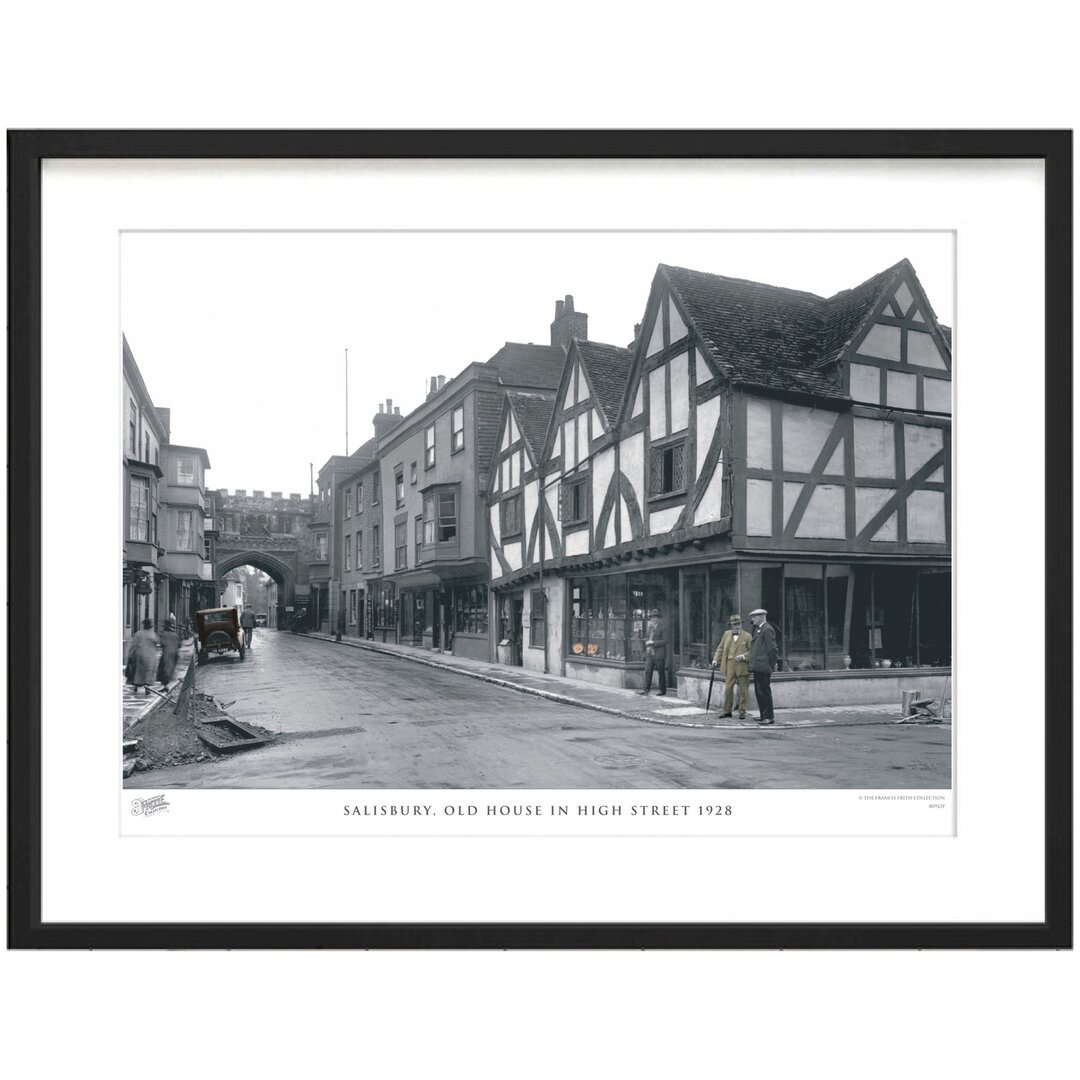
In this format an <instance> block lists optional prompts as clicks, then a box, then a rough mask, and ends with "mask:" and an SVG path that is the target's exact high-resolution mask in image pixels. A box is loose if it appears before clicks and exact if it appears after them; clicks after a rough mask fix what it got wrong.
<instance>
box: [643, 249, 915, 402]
mask: <svg viewBox="0 0 1080 1080" xmlns="http://www.w3.org/2000/svg"><path fill="white" fill-rule="evenodd" d="M905 268H906V269H909V270H910V269H911V264H910V263H909V262H908V261H907V259H903V260H901V261H900V262H898V263H897V264H896V265H895V266H891V267H889V268H888V269H887V270H883V271H882V272H881V273H880V274H875V275H874V276H873V277H872V278H869V279H867V280H866V281H864V282H863V283H862V284H860V285H858V286H856V287H855V288H854V289H845V290H844V291H842V292H839V293H837V294H836V295H835V296H832V297H830V298H828V299H826V298H824V297H821V296H817V295H815V294H814V293H809V292H802V291H799V290H797V289H787V288H783V287H781V286H777V285H764V284H761V283H760V282H756V281H746V280H744V279H742V278H729V277H722V276H721V275H719V274H706V273H703V272H702V271H700V270H687V269H685V268H683V267H679V266H667V265H664V264H661V265H660V267H659V271H658V272H659V274H660V275H661V276H662V277H663V278H664V279H666V281H667V282H668V284H669V286H670V287H671V290H672V292H673V293H674V294H675V295H676V297H677V298H678V300H679V301H680V302H681V304H682V307H683V309H684V310H685V312H686V314H687V315H688V317H689V318H690V321H691V322H692V323H693V325H694V327H695V329H696V330H697V332H698V334H699V335H700V336H701V337H702V339H703V340H704V341H705V343H706V344H708V345H709V346H710V347H711V349H712V352H713V354H714V358H715V360H716V361H717V363H718V364H719V366H720V369H721V373H722V374H723V375H724V376H725V377H726V378H727V379H729V380H730V381H731V382H733V383H741V384H748V385H752V386H760V387H764V388H767V389H771V390H781V391H791V390H799V391H802V392H804V393H808V394H812V395H814V396H816V397H827V398H839V399H842V398H843V397H844V394H843V391H842V389H841V382H840V378H839V373H838V370H837V367H836V361H837V360H838V359H839V357H840V355H841V354H842V352H843V351H844V349H845V348H846V347H847V345H849V344H850V343H851V340H852V339H853V338H854V337H855V335H856V334H857V333H858V331H859V329H860V327H862V326H863V324H864V323H865V322H866V320H867V318H869V316H870V315H871V313H872V312H873V310H874V308H875V307H876V305H877V304H878V302H879V301H880V300H881V299H882V297H883V296H884V294H885V293H886V291H887V290H889V289H890V288H891V287H892V285H893V283H894V282H895V280H896V278H897V277H898V276H899V275H900V274H901V272H902V271H903V270H904V269H905ZM912 273H913V274H914V271H912Z"/></svg>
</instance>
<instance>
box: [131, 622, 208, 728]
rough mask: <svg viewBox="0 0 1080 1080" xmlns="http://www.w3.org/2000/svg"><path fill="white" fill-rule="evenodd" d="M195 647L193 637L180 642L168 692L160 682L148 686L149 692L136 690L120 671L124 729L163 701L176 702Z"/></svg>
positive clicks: (171, 703) (140, 689) (172, 703)
mask: <svg viewBox="0 0 1080 1080" xmlns="http://www.w3.org/2000/svg"><path fill="white" fill-rule="evenodd" d="M194 648H195V639H194V638H189V639H188V640H187V641H185V642H182V643H181V645H180V656H179V658H178V659H177V661H176V673H175V677H174V679H173V681H172V683H171V684H170V685H169V690H168V693H163V692H162V689H161V684H160V683H154V685H153V686H151V687H150V693H149V694H147V693H145V692H144V690H143V689H142V688H141V687H140V688H139V690H138V691H136V689H135V687H134V686H130V685H128V683H127V682H126V681H125V680H124V673H123V671H122V670H121V672H120V681H121V684H122V686H123V691H124V728H125V730H126V729H127V728H129V727H131V725H132V724H134V723H135V722H136V721H137V720H141V719H142V718H143V717H144V716H146V715H147V714H148V713H151V712H153V711H154V710H155V709H157V708H159V707H160V706H161V705H163V704H164V703H165V702H169V704H170V705H175V704H176V695H177V694H178V693H179V691H180V680H181V679H183V677H184V672H185V671H187V666H188V663H189V661H190V660H191V654H192V652H193V651H194Z"/></svg>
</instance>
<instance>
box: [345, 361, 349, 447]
mask: <svg viewBox="0 0 1080 1080" xmlns="http://www.w3.org/2000/svg"><path fill="white" fill-rule="evenodd" d="M345 456H346V457H348V456H349V350H348V349H346V350H345Z"/></svg>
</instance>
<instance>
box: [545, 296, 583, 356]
mask: <svg viewBox="0 0 1080 1080" xmlns="http://www.w3.org/2000/svg"><path fill="white" fill-rule="evenodd" d="M574 338H578V339H579V340H581V341H588V340H589V316H588V315H586V314H585V312H583V311H575V310H574V298H573V297H572V296H570V295H569V293H568V294H567V296H566V299H565V300H556V301H555V321H554V322H553V323H552V324H551V344H552V345H558V346H559V347H560V348H562V349H563V350H564V351H565V350H567V349H569V348H570V342H571V341H573V339H574Z"/></svg>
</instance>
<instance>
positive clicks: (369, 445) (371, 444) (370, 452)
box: [349, 439, 378, 458]
mask: <svg viewBox="0 0 1080 1080" xmlns="http://www.w3.org/2000/svg"><path fill="white" fill-rule="evenodd" d="M377 441H378V440H376V439H368V441H367V442H366V443H362V444H361V445H360V446H358V447H357V448H356V449H355V450H354V451H353V452H352V453H351V454H350V455H349V457H350V458H372V457H374V456H375V444H376V442H377Z"/></svg>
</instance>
